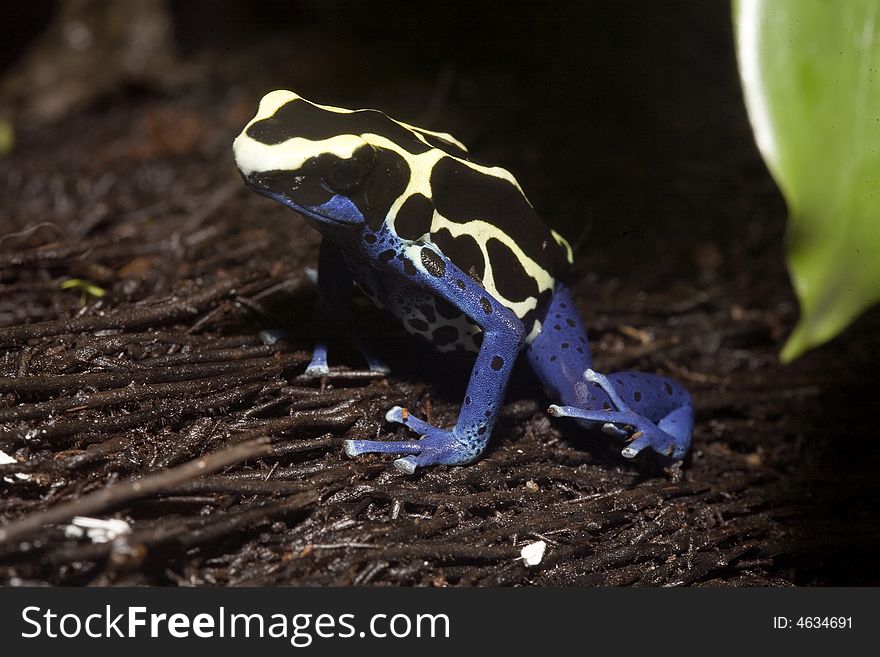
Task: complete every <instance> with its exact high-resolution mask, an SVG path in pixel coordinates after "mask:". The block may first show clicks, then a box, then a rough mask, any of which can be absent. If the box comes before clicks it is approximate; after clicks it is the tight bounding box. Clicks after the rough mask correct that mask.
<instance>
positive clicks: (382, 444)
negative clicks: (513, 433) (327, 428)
mask: <svg viewBox="0 0 880 657" xmlns="http://www.w3.org/2000/svg"><path fill="white" fill-rule="evenodd" d="M385 419H386V420H387V421H388V422H398V423H400V424H403V425H406V426H407V427H409V428H410V429H412V430H413V431H416V432H418V433H420V434H422V437H421V438H420V439H418V440H399V441H398V440H346V441H345V442H344V443H343V447H344V449H345V453H346V455H348V456H349V457H351V458H354V457H355V456H359V455H361V454H368V453H370V452H373V453H376V454H406V456H404V457H402V458H399V459H397V460H396V461H394V467H395V468H397V469H398V470H400V471H401V472H403V473H406V474H412V473H414V472H415V471H416V468H424V467H425V466H428V465H463V464H465V463H470V462H471V461H473V460H474V459H475V458H477V456H479V453H480V450H479V449H478V448H476V447H469V446H468V445H467V444H465V443H464V442H462V441H460V440H459V439H458V438H456V437H455V434H454V432H452V431H448V430H446V429H439V428H437V427H435V426H433V425H430V424H428V423H427V422H425V421H423V420H420V419H418V418H417V417H414V416H413V415H411V414H410V413H409V411H408V410H407V409H405V408H401V407H400V406H395V407H394V408H392V409H391V410H389V411H388V413H387V414H386V415H385Z"/></svg>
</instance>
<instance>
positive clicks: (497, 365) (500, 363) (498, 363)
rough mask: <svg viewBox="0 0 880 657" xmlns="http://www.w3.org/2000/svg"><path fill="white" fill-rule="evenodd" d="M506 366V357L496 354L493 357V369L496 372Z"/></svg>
mask: <svg viewBox="0 0 880 657" xmlns="http://www.w3.org/2000/svg"><path fill="white" fill-rule="evenodd" d="M502 367H504V359H503V358H502V357H501V356H494V357H493V358H492V369H493V370H495V371H496V372H497V371H498V370H500V369H501V368H502Z"/></svg>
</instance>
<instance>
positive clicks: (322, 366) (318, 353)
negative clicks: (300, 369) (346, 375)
mask: <svg viewBox="0 0 880 657" xmlns="http://www.w3.org/2000/svg"><path fill="white" fill-rule="evenodd" d="M304 374H305V376H314V377H322V376H327V375H328V374H330V366H329V365H327V343H326V342H319V343H317V344H316V345H315V348H314V350H313V351H312V360H311V361H309V366H308V367H307V368H306V371H305V372H304Z"/></svg>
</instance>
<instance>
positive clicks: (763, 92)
mask: <svg viewBox="0 0 880 657" xmlns="http://www.w3.org/2000/svg"><path fill="white" fill-rule="evenodd" d="M733 11H734V25H735V29H736V43H737V54H738V57H739V67H740V76H741V78H742V83H743V89H744V91H745V97H746V105H747V107H748V111H749V118H750V120H751V123H752V128H753V130H754V133H755V139H756V141H757V143H758V148H759V149H760V151H761V153H762V155H763V156H764V159H765V160H766V162H767V166H768V168H769V169H770V172H771V173H772V174H773V177H774V178H775V179H776V182H777V183H778V185H779V187H780V188H781V190H782V193H783V195H784V196H785V199H786V201H787V203H788V210H789V224H788V235H787V254H788V267H789V271H790V273H791V277H792V281H793V283H794V288H795V292H796V293H797V296H798V300H799V301H800V306H801V316H800V320H799V322H798V324H797V326H796V327H795V329H794V332H793V333H792V335H791V336H790V337H789V339H788V342H787V343H786V345H785V347H784V348H783V350H782V354H781V358H782V360H783V361H790V360H792V359H794V358H797V357H798V356H800V355H801V354H802V353H803V352H805V351H806V350H808V349H810V348H812V347H815V346H817V345H819V344H822V343H823V342H825V341H827V340H830V339H831V338H833V337H834V336H835V335H837V334H838V333H839V332H840V331H842V330H843V329H844V328H846V326H847V325H848V324H850V323H851V322H852V321H853V320H854V319H855V318H856V317H858V315H859V314H860V313H861V312H862V311H864V310H865V309H866V308H867V307H868V306H870V305H872V304H874V303H876V302H877V301H878V300H880V1H878V0H846V1H838V0H734V10H733Z"/></svg>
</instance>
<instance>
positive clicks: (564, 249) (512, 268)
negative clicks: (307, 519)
mask: <svg viewBox="0 0 880 657" xmlns="http://www.w3.org/2000/svg"><path fill="white" fill-rule="evenodd" d="M442 146H443V144H438V149H437V150H436V151H435V157H434V158H432V159H433V161H432V162H431V163H430V167H429V168H428V167H412V168H411V170H412V171H413V178H412V179H411V180H410V184H409V185H408V186H407V189H406V191H405V192H404V193H403V194H402V195H401V197H400V198H399V199H398V202H397V203H395V204H394V207H393V208H392V211H391V212H390V213H389V215H388V225H389V227H390V228H391V229H392V230H394V232H395V233H396V234H397V235H398V236H399V237H400V238H401V239H403V240H406V241H422V242H430V243H432V244H434V245H435V246H437V247H438V248H439V249H440V251H441V252H442V253H443V254H444V255H445V256H446V257H447V258H449V259H450V260H451V261H452V262H453V263H455V265H456V266H458V267H459V268H460V269H461V270H462V271H464V272H466V273H467V274H469V275H470V276H471V277H472V278H473V279H474V280H477V281H479V282H480V284H481V285H482V286H483V287H484V288H485V289H486V290H487V291H488V292H490V293H491V294H492V295H493V296H495V298H496V299H498V301H499V302H501V303H502V304H504V305H505V306H507V307H508V308H510V309H511V310H512V311H513V312H514V313H515V314H516V315H517V316H518V317H519V318H520V319H522V320H523V322H524V324H525V326H526V331H527V333H531V332H532V330H533V328H535V320H537V319H539V318H540V317H541V315H542V314H543V312H544V310H545V309H546V307H547V304H548V302H549V299H550V297H551V296H552V293H553V288H554V285H555V282H556V281H558V280H560V279H565V278H566V277H567V273H568V270H569V269H570V266H571V248H570V247H569V245H568V243H567V242H566V241H565V239H563V238H562V236H560V235H559V234H558V233H556V232H555V231H553V230H551V229H549V228H548V227H547V226H546V224H544V222H543V221H542V220H541V218H540V217H539V216H538V214H537V213H536V212H535V210H534V208H532V206H531V204H530V203H529V201H528V199H527V198H526V196H525V194H524V193H523V191H522V189H521V188H520V186H519V184H518V183H517V182H516V180H515V178H514V177H513V176H512V175H511V174H510V173H509V172H508V171H506V170H505V169H502V168H500V167H485V166H482V165H480V164H478V163H475V162H472V161H471V160H470V159H469V158H467V156H466V154H464V153H461V152H458V153H456V152H454V151H453V149H443V148H442ZM417 175H421V176H422V177H423V180H421V181H419V180H416V178H415V177H416V176H417Z"/></svg>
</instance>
